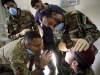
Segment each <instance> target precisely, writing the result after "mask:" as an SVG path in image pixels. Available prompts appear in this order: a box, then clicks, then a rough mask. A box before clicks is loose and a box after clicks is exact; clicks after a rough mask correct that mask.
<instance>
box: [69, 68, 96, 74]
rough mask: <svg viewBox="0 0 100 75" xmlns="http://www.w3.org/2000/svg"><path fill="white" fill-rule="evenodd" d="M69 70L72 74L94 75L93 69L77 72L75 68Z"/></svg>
mask: <svg viewBox="0 0 100 75" xmlns="http://www.w3.org/2000/svg"><path fill="white" fill-rule="evenodd" d="M69 72H70V75H94V73H93V71H92V70H87V72H85V71H81V70H80V71H79V72H77V73H75V72H74V70H73V69H72V68H71V69H70V70H69Z"/></svg>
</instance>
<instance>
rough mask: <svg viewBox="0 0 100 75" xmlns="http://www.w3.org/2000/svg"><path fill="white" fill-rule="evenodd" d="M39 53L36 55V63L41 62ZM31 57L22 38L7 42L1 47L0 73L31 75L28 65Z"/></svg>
mask: <svg viewBox="0 0 100 75" xmlns="http://www.w3.org/2000/svg"><path fill="white" fill-rule="evenodd" d="M39 55H40V54H38V55H37V54H35V56H34V59H35V63H36V65H39V63H40V60H39V58H40V57H39ZM31 57H32V56H30V55H28V53H27V51H26V48H25V46H24V42H23V39H22V38H20V39H18V40H14V41H12V42H10V43H8V44H6V45H5V46H3V47H2V48H0V75H31V72H30V71H29V69H28V67H27V63H28V62H29V61H30V59H31Z"/></svg>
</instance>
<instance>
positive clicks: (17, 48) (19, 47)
mask: <svg viewBox="0 0 100 75" xmlns="http://www.w3.org/2000/svg"><path fill="white" fill-rule="evenodd" d="M22 40H23V39H22V38H20V39H18V40H15V41H14V44H15V45H14V47H13V51H12V59H18V57H21V56H22V54H23V52H22V51H23V50H24V49H25V47H24V42H22Z"/></svg>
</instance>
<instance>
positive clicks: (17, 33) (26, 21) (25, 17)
mask: <svg viewBox="0 0 100 75" xmlns="http://www.w3.org/2000/svg"><path fill="white" fill-rule="evenodd" d="M1 4H2V6H3V7H4V8H5V10H6V11H7V12H8V13H9V16H8V17H7V19H6V25H5V28H6V32H7V36H8V38H10V39H11V40H15V39H18V38H19V37H22V36H23V30H24V31H28V30H29V29H30V30H34V31H36V32H39V29H38V25H37V23H36V21H35V18H34V16H33V15H32V13H31V12H30V11H28V10H21V9H20V8H18V7H17V4H16V3H15V1H14V0H2V1H1Z"/></svg>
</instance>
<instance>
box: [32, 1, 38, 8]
mask: <svg viewBox="0 0 100 75" xmlns="http://www.w3.org/2000/svg"><path fill="white" fill-rule="evenodd" d="M38 2H39V0H31V6H32V7H34V6H35V4H36V3H38Z"/></svg>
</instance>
